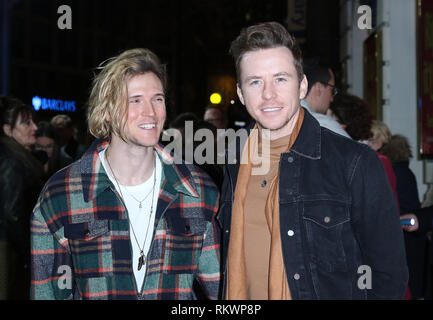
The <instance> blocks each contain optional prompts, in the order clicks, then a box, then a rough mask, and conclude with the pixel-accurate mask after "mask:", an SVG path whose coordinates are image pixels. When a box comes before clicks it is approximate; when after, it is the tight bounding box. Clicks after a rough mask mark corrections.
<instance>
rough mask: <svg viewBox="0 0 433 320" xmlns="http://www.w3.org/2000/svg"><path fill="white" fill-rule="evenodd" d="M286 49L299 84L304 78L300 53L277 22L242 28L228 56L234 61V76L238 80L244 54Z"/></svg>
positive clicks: (292, 40)
mask: <svg viewBox="0 0 433 320" xmlns="http://www.w3.org/2000/svg"><path fill="white" fill-rule="evenodd" d="M277 47H286V48H287V49H289V50H290V51H291V53H292V55H293V58H294V61H295V67H296V71H297V74H298V80H299V83H301V81H302V78H303V76H304V72H303V69H302V52H301V49H300V48H299V46H298V44H297V43H296V40H295V38H294V37H292V36H291V35H290V33H289V32H288V31H287V30H286V28H284V27H283V26H282V25H281V24H279V23H278V22H265V23H260V24H256V25H253V26H250V27H248V28H244V29H242V30H241V33H240V34H239V36H238V37H237V38H236V39H235V40H234V41H233V42H232V43H231V46H230V51H229V52H230V54H231V55H232V57H233V59H234V60H235V65H236V74H237V77H238V81H239V79H240V73H241V70H240V63H241V60H242V58H243V56H244V55H245V53H247V52H250V51H258V50H261V49H272V48H277Z"/></svg>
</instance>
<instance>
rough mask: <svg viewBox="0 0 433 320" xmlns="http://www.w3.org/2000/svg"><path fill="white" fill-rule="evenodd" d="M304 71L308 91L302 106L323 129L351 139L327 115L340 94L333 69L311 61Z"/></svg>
mask: <svg viewBox="0 0 433 320" xmlns="http://www.w3.org/2000/svg"><path fill="white" fill-rule="evenodd" d="M303 70H304V74H305V76H306V77H307V80H308V90H307V94H306V95H305V97H304V98H303V100H301V106H303V107H304V108H305V109H307V110H308V111H309V112H310V113H311V114H312V116H313V117H314V118H316V120H317V121H319V123H320V125H321V126H322V127H325V128H328V129H329V130H331V131H334V132H335V133H338V134H341V135H343V136H345V137H347V138H350V136H349V135H348V134H347V132H346V131H345V130H344V129H343V128H342V126H341V125H340V124H339V123H338V122H337V121H335V120H334V119H332V118H331V117H329V116H327V115H326V112H327V111H328V109H329V106H330V105H331V102H332V101H333V100H334V97H335V95H337V93H338V90H337V87H336V86H335V76H334V72H333V71H332V69H331V68H329V67H328V66H325V65H323V64H320V63H319V62H318V61H316V60H310V61H308V62H305V63H304V68H303Z"/></svg>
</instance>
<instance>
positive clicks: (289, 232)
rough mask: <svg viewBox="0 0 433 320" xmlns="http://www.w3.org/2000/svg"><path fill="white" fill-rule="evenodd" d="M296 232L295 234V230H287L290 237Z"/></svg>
mask: <svg viewBox="0 0 433 320" xmlns="http://www.w3.org/2000/svg"><path fill="white" fill-rule="evenodd" d="M294 234H295V233H294V232H293V230H289V231H288V232H287V235H288V236H289V237H293V235H294Z"/></svg>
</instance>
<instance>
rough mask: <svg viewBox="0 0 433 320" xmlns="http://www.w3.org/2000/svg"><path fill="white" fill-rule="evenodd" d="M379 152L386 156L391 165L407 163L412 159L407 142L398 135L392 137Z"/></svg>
mask: <svg viewBox="0 0 433 320" xmlns="http://www.w3.org/2000/svg"><path fill="white" fill-rule="evenodd" d="M380 152H381V153H382V154H383V155H385V156H387V157H388V158H389V160H390V161H391V162H392V163H394V162H400V161H409V159H410V158H412V151H411V150H410V144H409V141H408V140H407V138H406V137H404V136H402V135H399V134H395V135H393V136H392V137H391V139H390V140H389V141H388V143H387V144H386V145H384V146H383V147H382V149H380Z"/></svg>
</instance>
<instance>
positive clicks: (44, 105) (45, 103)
mask: <svg viewBox="0 0 433 320" xmlns="http://www.w3.org/2000/svg"><path fill="white" fill-rule="evenodd" d="M32 105H33V108H34V109H35V110H36V111H39V110H52V111H67V112H75V111H76V109H77V108H76V106H75V101H65V100H59V99H48V98H40V97H38V96H35V97H33V99H32Z"/></svg>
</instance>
